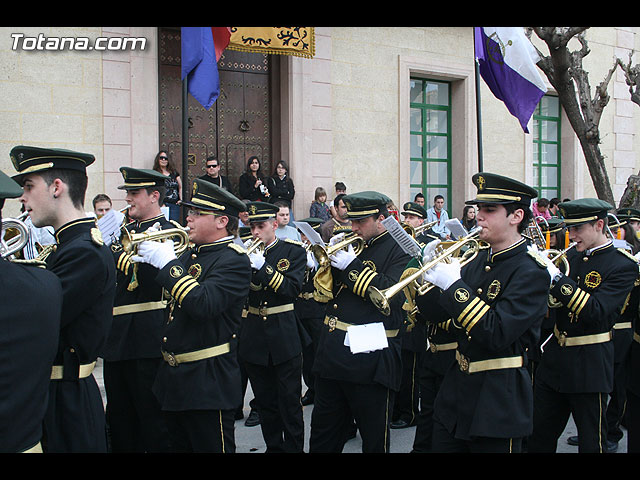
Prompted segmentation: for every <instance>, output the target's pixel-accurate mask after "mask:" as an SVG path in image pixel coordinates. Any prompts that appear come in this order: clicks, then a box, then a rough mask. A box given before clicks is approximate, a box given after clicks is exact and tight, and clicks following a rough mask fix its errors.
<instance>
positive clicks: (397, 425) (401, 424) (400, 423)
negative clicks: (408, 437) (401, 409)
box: [389, 419, 412, 428]
mask: <svg viewBox="0 0 640 480" xmlns="http://www.w3.org/2000/svg"><path fill="white" fill-rule="evenodd" d="M389 426H390V427H391V428H408V427H411V426H412V425H411V424H410V423H409V422H407V421H406V420H402V419H399V420H396V421H395V422H391V424H390V425H389Z"/></svg>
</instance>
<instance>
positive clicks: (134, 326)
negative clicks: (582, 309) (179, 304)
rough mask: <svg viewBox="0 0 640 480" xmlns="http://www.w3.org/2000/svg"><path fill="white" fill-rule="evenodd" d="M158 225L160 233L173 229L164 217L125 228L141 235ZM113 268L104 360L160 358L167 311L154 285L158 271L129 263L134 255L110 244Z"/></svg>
mask: <svg viewBox="0 0 640 480" xmlns="http://www.w3.org/2000/svg"><path fill="white" fill-rule="evenodd" d="M156 223H160V228H161V229H162V230H167V229H170V228H175V225H174V224H172V223H171V222H169V221H168V220H167V219H166V218H165V216H164V215H159V216H157V217H155V218H152V219H149V220H144V221H142V222H131V223H128V224H127V225H125V226H124V227H123V228H125V229H126V230H127V231H129V232H130V233H142V232H144V231H146V230H147V229H148V228H149V227H151V226H153V225H155V224H156ZM112 250H114V252H113V258H114V260H115V264H116V268H117V277H116V279H117V287H116V298H115V302H114V309H113V325H112V327H111V332H110V334H109V339H108V341H107V346H106V347H105V352H104V359H105V360H107V361H119V360H131V359H135V358H158V357H160V356H161V355H160V348H159V347H158V346H159V345H160V339H161V338H162V335H161V333H162V332H161V331H162V328H163V324H164V322H165V321H166V317H167V313H168V309H167V301H166V299H164V296H163V291H162V286H161V285H159V284H158V283H157V282H156V275H157V274H158V269H157V268H155V267H153V266H152V265H149V264H148V263H132V262H131V257H132V256H133V255H135V252H129V253H128V252H125V251H124V250H123V249H122V248H121V245H120V244H119V243H116V244H114V245H112Z"/></svg>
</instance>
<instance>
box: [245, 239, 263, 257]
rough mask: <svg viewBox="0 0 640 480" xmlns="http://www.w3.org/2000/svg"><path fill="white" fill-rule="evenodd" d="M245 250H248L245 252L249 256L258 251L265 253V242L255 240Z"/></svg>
mask: <svg viewBox="0 0 640 480" xmlns="http://www.w3.org/2000/svg"><path fill="white" fill-rule="evenodd" d="M245 248H246V250H247V251H246V252H245V253H246V254H247V255H250V254H252V253H253V252H254V251H256V250H257V251H259V252H264V242H263V241H262V240H260V239H259V238H254V239H253V240H251V243H250V244H249V246H247V247H245Z"/></svg>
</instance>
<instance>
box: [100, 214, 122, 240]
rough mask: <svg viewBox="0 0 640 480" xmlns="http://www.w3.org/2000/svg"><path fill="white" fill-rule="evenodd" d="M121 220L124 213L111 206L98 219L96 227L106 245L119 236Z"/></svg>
mask: <svg viewBox="0 0 640 480" xmlns="http://www.w3.org/2000/svg"><path fill="white" fill-rule="evenodd" d="M123 220H124V214H123V213H121V212H120V211H119V210H114V209H113V208H112V209H111V210H109V211H108V212H107V213H105V214H104V215H103V216H102V217H100V218H99V219H98V229H99V230H100V233H101V234H102V240H103V241H104V243H105V244H106V245H111V243H113V242H115V241H116V240H118V239H119V238H120V226H121V225H122V221H123Z"/></svg>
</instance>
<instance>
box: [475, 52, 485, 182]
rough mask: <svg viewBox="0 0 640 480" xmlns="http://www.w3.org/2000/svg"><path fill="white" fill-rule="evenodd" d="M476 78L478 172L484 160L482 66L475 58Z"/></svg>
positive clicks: (482, 166)
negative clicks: (481, 97)
mask: <svg viewBox="0 0 640 480" xmlns="http://www.w3.org/2000/svg"><path fill="white" fill-rule="evenodd" d="M475 64H476V68H475V79H476V122H477V126H476V135H477V139H478V172H482V171H483V168H484V165H483V163H484V161H483V158H482V108H481V105H480V66H479V64H478V59H477V58H475Z"/></svg>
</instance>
